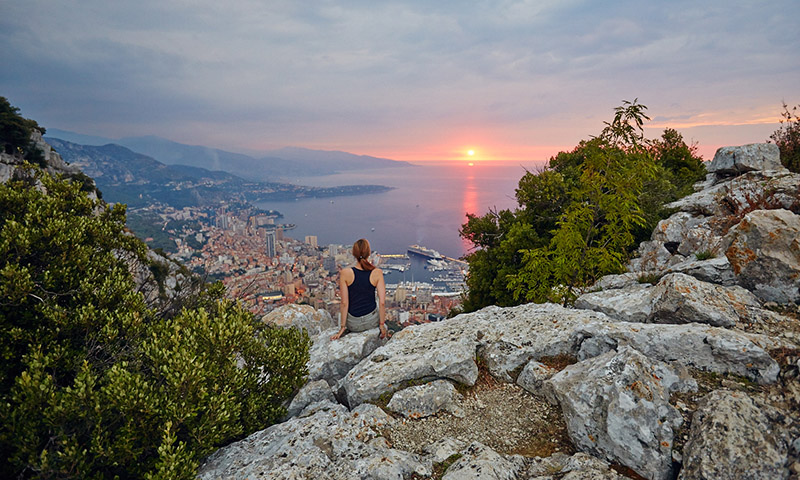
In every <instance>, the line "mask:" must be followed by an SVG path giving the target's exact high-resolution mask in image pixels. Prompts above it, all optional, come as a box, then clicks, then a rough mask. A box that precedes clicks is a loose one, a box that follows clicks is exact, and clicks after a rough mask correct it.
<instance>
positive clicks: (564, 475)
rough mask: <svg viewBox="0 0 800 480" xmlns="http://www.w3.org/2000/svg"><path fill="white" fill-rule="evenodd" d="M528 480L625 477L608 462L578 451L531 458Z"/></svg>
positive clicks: (608, 479) (609, 479)
mask: <svg viewBox="0 0 800 480" xmlns="http://www.w3.org/2000/svg"><path fill="white" fill-rule="evenodd" d="M526 473H527V476H525V477H521V478H526V479H527V480H555V479H559V480H624V478H625V477H623V476H621V475H620V474H618V473H617V472H615V471H614V470H612V469H611V466H610V465H609V464H608V462H605V461H603V460H600V459H599V458H596V457H593V456H591V455H589V454H587V453H582V452H578V453H576V454H574V455H572V456H571V457H570V456H569V455H566V454H564V453H554V454H553V455H551V456H549V457H547V458H538V457H537V458H534V459H531V461H530V464H529V465H528V469H527V472H526Z"/></svg>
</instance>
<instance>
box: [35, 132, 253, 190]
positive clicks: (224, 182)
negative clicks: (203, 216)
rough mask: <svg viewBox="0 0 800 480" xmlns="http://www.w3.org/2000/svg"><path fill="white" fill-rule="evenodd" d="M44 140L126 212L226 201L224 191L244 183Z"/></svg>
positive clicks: (117, 149)
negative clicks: (124, 205)
mask: <svg viewBox="0 0 800 480" xmlns="http://www.w3.org/2000/svg"><path fill="white" fill-rule="evenodd" d="M45 140H47V143H49V144H50V145H51V146H52V147H53V148H55V149H56V151H57V152H58V153H59V154H61V157H62V158H63V159H64V160H65V161H67V162H69V163H70V164H72V165H75V166H77V167H79V168H80V169H81V171H82V172H83V173H85V174H86V175H88V176H90V177H92V178H93V179H94V181H95V183H96V184H97V187H98V188H99V189H100V191H101V192H103V196H104V198H105V199H106V200H107V201H111V202H122V203H127V204H129V205H131V206H142V205H147V204H150V203H154V202H160V203H166V204H171V205H174V206H185V205H203V204H212V203H216V202H219V201H223V200H227V199H228V198H229V197H230V195H229V193H228V190H230V189H231V188H241V186H242V185H243V184H244V183H245V181H244V180H243V179H241V178H239V177H236V176H235V175H231V174H230V173H227V172H220V171H216V172H214V171H210V170H206V169H202V168H196V167H188V166H182V165H165V164H163V163H161V162H159V161H158V160H155V159H153V158H151V157H148V156H146V155H142V154H141V153H136V152H133V151H131V150H130V149H128V148H125V147H122V146H120V145H115V144H107V145H100V146H97V145H79V144H76V143H72V142H67V141H64V140H61V139H58V138H52V137H49V136H48V137H45Z"/></svg>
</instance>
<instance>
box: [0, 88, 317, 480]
mask: <svg viewBox="0 0 800 480" xmlns="http://www.w3.org/2000/svg"><path fill="white" fill-rule="evenodd" d="M3 100H5V99H3ZM6 111H9V109H6ZM10 111H11V113H13V115H12V116H11V117H7V116H6V117H3V119H2V122H3V125H1V126H2V127H3V131H4V132H5V131H6V130H5V129H6V126H7V125H8V124H9V123H11V124H21V125H23V126H25V125H27V126H28V127H30V128H35V124H34V123H31V122H27V123H26V122H22V121H21V120H20V118H17V117H18V112H17V111H16V109H14V108H13V107H12V108H11V110H10ZM22 120H24V119H22ZM3 141H4V142H5V143H4V144H3V148H4V150H5V151H6V152H9V151H10V152H14V154H13V155H7V154H4V155H3V162H4V163H5V164H7V165H13V166H14V168H15V172H14V174H13V176H12V179H11V180H10V181H8V182H6V183H3V184H0V298H2V301H0V356H1V358H2V363H0V405H2V408H0V459H1V460H0V477H2V478H56V479H57V478H77V477H80V478H94V479H104V478H109V479H110V478H150V479H155V478H171V479H177V478H186V479H189V478H193V477H194V475H195V472H196V469H197V467H198V464H199V462H200V460H201V459H202V458H203V457H204V456H205V455H207V454H209V453H211V452H212V451H214V450H215V449H216V448H218V447H219V446H221V445H224V444H226V443H229V442H231V441H232V440H235V439H238V438H242V437H243V436H245V435H247V434H249V433H251V432H254V431H256V430H260V429H263V428H265V427H267V426H269V425H270V424H272V423H275V422H276V421H278V419H280V418H281V417H282V416H283V415H284V414H285V408H284V407H283V406H282V405H283V402H284V401H285V399H286V398H287V397H288V396H289V395H290V394H291V393H293V391H294V390H295V389H296V388H297V387H298V386H299V385H300V384H301V382H302V381H303V379H304V376H305V375H306V362H307V360H308V336H307V334H306V333H305V332H304V331H302V332H301V331H300V330H297V329H280V328H273V327H268V326H266V325H265V324H263V323H261V322H259V321H257V320H256V319H255V318H254V317H253V315H252V314H250V313H249V312H247V311H246V310H244V309H243V308H241V307H240V306H239V305H237V304H235V303H231V302H226V301H222V300H220V299H221V298H222V294H223V291H222V287H221V285H214V286H207V287H206V288H203V289H201V291H200V293H199V294H197V295H195V296H194V298H189V299H184V301H183V305H184V306H185V308H183V309H163V308H155V306H151V305H148V303H147V302H146V301H145V298H144V297H143V295H142V293H141V292H142V290H143V286H142V285H141V284H140V283H139V282H140V281H141V278H138V277H137V278H134V277H133V276H132V274H131V265H132V264H133V263H134V262H139V263H140V264H145V265H147V264H150V265H151V270H152V269H154V268H156V267H157V265H155V264H152V262H150V261H149V260H148V253H147V249H146V246H145V245H144V244H143V243H142V242H141V241H139V240H138V239H136V238H135V237H133V236H131V235H130V234H128V233H126V231H125V206H124V205H119V204H118V205H115V206H113V207H111V206H109V205H107V204H105V203H104V202H102V201H101V200H98V199H97V198H96V197H94V196H93V195H90V194H88V193H87V192H86V191H84V190H83V189H82V188H83V186H84V185H83V184H82V183H81V182H79V181H74V180H63V179H57V178H53V177H52V176H50V175H49V174H47V173H44V172H43V170H41V169H39V168H38V167H36V166H33V165H31V164H29V163H24V162H22V160H21V158H23V157H24V158H29V156H28V154H27V153H26V150H25V149H26V148H29V144H28V143H27V140H26V139H25V138H23V136H18V137H13V138H11V137H8V136H6V137H4V140H3ZM17 160H19V161H17ZM160 273H161V276H163V275H168V274H169V272H168V271H164V272H160ZM153 276H158V275H156V272H155V271H153ZM187 306H190V308H189V307H187Z"/></svg>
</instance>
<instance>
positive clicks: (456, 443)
mask: <svg viewBox="0 0 800 480" xmlns="http://www.w3.org/2000/svg"><path fill="white" fill-rule="evenodd" d="M466 447H467V444H466V442H464V441H462V440H457V439H455V438H453V437H443V438H440V439H439V440H437V441H435V442H433V443H430V444H428V445H426V446H424V447H422V453H423V454H425V455H427V456H428V458H429V459H430V460H431V462H433V463H442V462H444V461H445V460H447V459H448V458H450V457H452V456H453V455H456V454H459V453H461V450H464V448H466Z"/></svg>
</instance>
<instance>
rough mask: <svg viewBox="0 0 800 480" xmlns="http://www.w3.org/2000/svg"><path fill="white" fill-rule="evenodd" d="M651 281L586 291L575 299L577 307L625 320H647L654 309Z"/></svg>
mask: <svg viewBox="0 0 800 480" xmlns="http://www.w3.org/2000/svg"><path fill="white" fill-rule="evenodd" d="M654 291H655V290H654V289H653V288H652V285H650V284H649V283H644V284H639V283H637V284H633V285H631V286H628V287H625V288H619V289H611V290H601V291H598V292H590V293H584V294H583V295H581V296H580V297H578V298H577V299H576V300H575V308H579V309H582V310H594V311H595V312H602V313H605V314H606V315H608V316H609V317H611V318H614V319H617V320H621V321H623V322H646V321H647V319H648V318H649V317H650V314H651V312H652V310H653V292H654Z"/></svg>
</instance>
